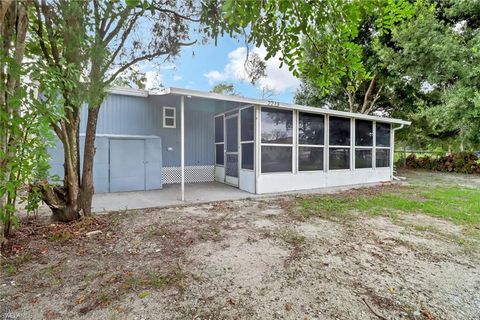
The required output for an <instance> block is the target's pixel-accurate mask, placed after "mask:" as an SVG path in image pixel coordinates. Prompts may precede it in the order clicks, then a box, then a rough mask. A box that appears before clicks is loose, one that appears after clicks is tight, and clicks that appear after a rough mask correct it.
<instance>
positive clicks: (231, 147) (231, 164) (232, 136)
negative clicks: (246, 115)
mask: <svg viewBox="0 0 480 320" xmlns="http://www.w3.org/2000/svg"><path fill="white" fill-rule="evenodd" d="M225 132H226V137H225V138H226V143H225V146H226V148H225V150H226V152H225V182H226V183H228V184H231V185H233V186H236V187H238V114H235V115H232V116H228V117H226V118H225Z"/></svg>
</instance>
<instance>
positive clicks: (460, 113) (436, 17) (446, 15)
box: [382, 1, 480, 150]
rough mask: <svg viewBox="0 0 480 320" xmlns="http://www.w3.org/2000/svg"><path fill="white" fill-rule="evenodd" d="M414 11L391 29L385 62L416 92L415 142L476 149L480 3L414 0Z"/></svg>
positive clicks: (411, 138)
mask: <svg viewBox="0 0 480 320" xmlns="http://www.w3.org/2000/svg"><path fill="white" fill-rule="evenodd" d="M415 9H416V10H415V15H414V16H413V17H412V18H411V19H409V20H408V21H407V22H406V23H403V24H401V25H399V26H398V27H397V28H395V30H394V32H393V43H394V46H392V47H389V48H384V51H383V52H382V54H383V57H382V59H383V60H384V64H385V66H386V67H388V69H389V70H391V71H392V72H394V73H395V75H396V77H397V78H398V79H403V81H404V82H408V83H409V84H410V85H411V86H412V87H413V88H415V90H414V91H413V92H412V94H411V96H413V97H415V99H414V101H413V104H412V106H413V107H412V109H411V111H410V112H408V113H406V114H404V115H405V116H406V117H409V118H410V119H412V120H413V121H414V123H413V125H412V129H411V130H410V131H409V132H408V135H407V134H405V135H404V136H402V137H403V139H404V140H405V142H406V143H408V144H411V145H414V146H423V147H425V146H428V145H439V146H443V147H444V148H449V149H453V150H462V149H467V148H468V149H475V148H479V147H480V131H479V130H478V128H480V89H479V88H480V73H479V71H480V69H479V66H480V33H479V29H478V27H479V25H480V19H479V16H480V15H479V14H480V2H478V1H438V2H437V1H418V2H417V3H416V4H415Z"/></svg>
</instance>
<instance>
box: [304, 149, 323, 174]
mask: <svg viewBox="0 0 480 320" xmlns="http://www.w3.org/2000/svg"><path fill="white" fill-rule="evenodd" d="M298 170H300V171H311V170H323V148H312V147H299V148H298Z"/></svg>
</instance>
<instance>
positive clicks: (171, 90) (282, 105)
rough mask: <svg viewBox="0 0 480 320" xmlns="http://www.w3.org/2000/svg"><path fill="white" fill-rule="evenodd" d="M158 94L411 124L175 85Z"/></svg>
mask: <svg viewBox="0 0 480 320" xmlns="http://www.w3.org/2000/svg"><path fill="white" fill-rule="evenodd" d="M157 94H158V95H163V94H175V95H185V96H192V97H198V98H206V99H215V100H227V101H232V102H240V103H247V104H257V105H262V106H269V107H278V108H285V109H294V110H300V111H308V112H312V113H322V114H329V115H337V116H343V117H352V118H357V119H365V120H374V121H381V122H388V123H398V124H403V125H410V124H411V121H405V120H402V119H395V118H386V117H379V116H371V115H366V114H361V113H354V112H347V111H338V110H331V109H325V108H318V107H309V106H303V105H299V104H293V103H284V102H276V101H268V100H261V99H254V98H246V97H241V96H231V95H225V94H219V93H213V92H204V91H198V90H191V89H183V88H175V87H169V88H165V90H163V91H162V92H161V93H157Z"/></svg>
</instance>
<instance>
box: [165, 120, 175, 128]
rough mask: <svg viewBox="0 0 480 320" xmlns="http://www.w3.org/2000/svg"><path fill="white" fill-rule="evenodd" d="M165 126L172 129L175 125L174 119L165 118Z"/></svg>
mask: <svg viewBox="0 0 480 320" xmlns="http://www.w3.org/2000/svg"><path fill="white" fill-rule="evenodd" d="M165 125H166V126H167V127H173V126H174V125H175V119H173V118H165Z"/></svg>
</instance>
